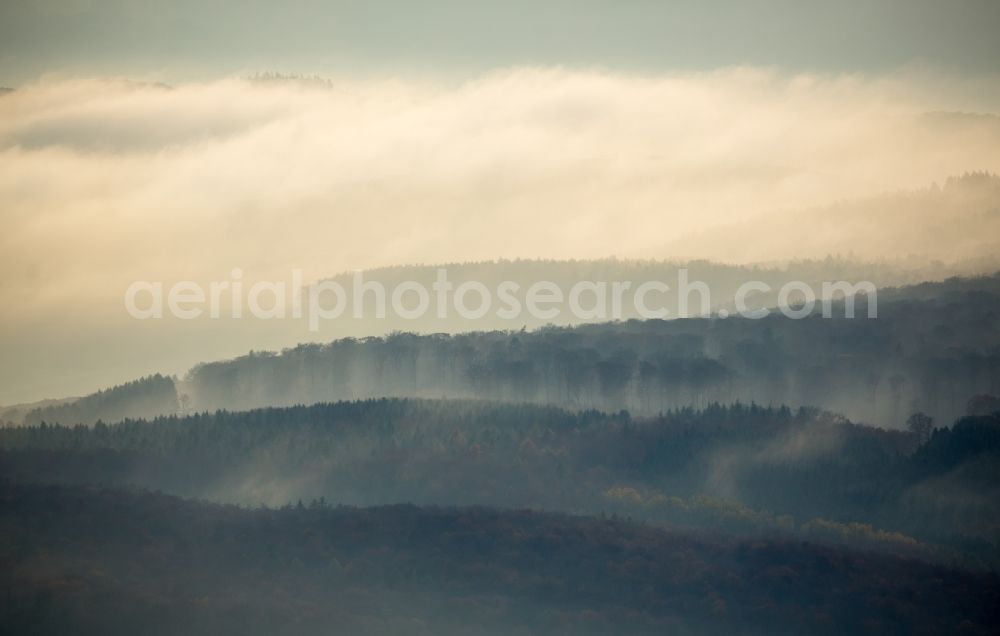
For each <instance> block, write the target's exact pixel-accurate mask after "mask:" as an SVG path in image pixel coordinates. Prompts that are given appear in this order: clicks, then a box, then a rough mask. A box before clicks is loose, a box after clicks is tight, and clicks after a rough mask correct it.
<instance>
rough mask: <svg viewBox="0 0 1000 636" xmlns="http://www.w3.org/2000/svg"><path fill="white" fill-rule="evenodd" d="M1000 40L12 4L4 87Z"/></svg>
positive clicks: (767, 1)
mask: <svg viewBox="0 0 1000 636" xmlns="http://www.w3.org/2000/svg"><path fill="white" fill-rule="evenodd" d="M998 30H1000V3H998V2H996V1H995V0H948V1H944V0H841V1H839V2H826V1H823V2H820V1H808V0H762V1H761V0H758V1H754V2H750V1H746V0H699V1H693V0H692V1H686V2H667V1H656V0H621V1H617V2H609V1H606V0H549V1H547V2H546V1H542V2H539V1H535V0H505V1H503V2H498V1H490V2H485V1H483V0H431V1H429V2H413V1H410V0H395V1H389V2H386V1H373V0H341V1H336V0H334V1H329V2H321V1H319V0H291V1H288V2H278V1H273V0H244V1H239V2H237V1H222V0H173V1H171V2H163V1H160V0H103V1H102V0H32V1H31V2H2V3H0V85H4V84H7V85H20V84H21V83H23V82H25V81H26V80H28V79H31V78H34V77H37V76H38V75H39V74H42V73H50V72H55V73H78V74H79V73H83V74H108V73H111V74H126V75H131V76H137V75H138V76H142V77H156V78H158V79H190V78H201V79H204V78H206V77H211V76H217V75H220V74H232V73H242V72H246V71H253V70H261V69H265V70H280V71H286V72H289V71H295V72H316V73H321V74H328V73H331V72H341V73H343V72H354V73H362V74H363V73H369V72H374V71H378V72H383V73H390V74H393V73H398V72H400V71H403V70H407V71H411V72H416V71H420V72H427V73H431V74H448V73H456V72H458V73H478V72H481V71H483V70H488V69H492V68H496V67H503V66H512V65H518V66H520V65H539V64H542V65H551V64H570V65H588V66H593V65H597V66H602V67H614V68H629V69H633V70H641V71H657V70H677V69H688V70H696V69H697V70H704V69H709V68H715V67H718V66H724V65H733V64H739V65H755V66H777V67H780V68H782V69H785V70H808V71H880V70H886V69H895V68H898V67H900V66H903V65H907V64H912V63H919V64H923V65H931V66H943V67H947V68H951V69H966V70H978V71H994V70H996V64H997V60H1000V38H998V37H997V35H996V34H997V32H998Z"/></svg>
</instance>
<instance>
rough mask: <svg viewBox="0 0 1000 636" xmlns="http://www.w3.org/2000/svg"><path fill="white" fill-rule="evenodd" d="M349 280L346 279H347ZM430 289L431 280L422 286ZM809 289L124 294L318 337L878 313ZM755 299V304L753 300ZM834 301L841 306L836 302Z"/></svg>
mask: <svg viewBox="0 0 1000 636" xmlns="http://www.w3.org/2000/svg"><path fill="white" fill-rule="evenodd" d="M347 278H349V280H347ZM428 283H429V284H428ZM817 286H818V287H819V289H814V286H813V285H809V284H807V283H805V282H802V281H789V282H785V283H783V284H782V285H781V286H779V287H777V288H775V287H774V286H772V285H770V284H768V283H765V282H763V281H759V280H749V281H746V282H744V283H743V284H742V285H740V286H739V288H738V289H736V291H735V294H732V295H731V296H727V297H726V298H724V299H722V300H723V302H722V303H720V304H719V305H718V306H716V305H713V303H712V291H711V289H710V287H709V285H708V284H707V283H705V282H702V281H697V280H690V278H689V273H688V270H687V269H684V268H681V269H678V270H677V276H676V280H672V281H669V282H667V281H663V280H646V281H578V282H575V283H573V284H572V285H567V284H563V285H560V284H557V283H555V282H552V281H545V280H542V281H535V282H531V283H530V284H524V283H519V282H515V281H511V280H507V281H503V282H500V283H497V284H494V285H492V286H488V285H486V284H484V283H482V282H478V281H470V280H465V281H463V282H460V283H456V282H455V281H452V280H451V279H449V276H448V270H447V268H438V269H437V270H436V272H435V277H434V279H433V281H425V282H420V281H416V280H409V281H403V282H399V283H395V284H387V283H384V282H382V281H379V280H374V279H366V278H365V275H364V272H361V271H357V272H354V274H353V276H350V277H340V278H338V279H337V280H333V279H327V280H320V281H317V282H313V283H311V284H308V285H304V284H303V276H302V271H301V270H293V271H292V272H291V276H290V278H289V280H287V281H255V282H252V283H251V282H250V281H247V280H244V275H243V271H242V270H241V269H240V268H234V269H233V270H232V271H231V272H230V275H229V278H228V279H225V280H216V281H212V282H209V283H207V284H206V283H199V282H195V281H190V280H188V281H178V282H175V283H173V284H170V285H167V284H166V283H164V282H162V281H135V282H133V283H132V284H131V285H129V286H128V288H127V289H126V290H125V298H124V300H125V309H126V311H127V312H128V313H129V315H130V316H132V317H133V318H136V319H138V320H150V319H162V318H164V317H174V318H178V319H182V320H194V319H198V318H206V317H207V318H210V319H219V318H244V317H252V318H255V319H259V320H276V319H277V320H280V319H289V318H290V319H296V320H306V321H308V326H309V330H310V331H318V330H319V329H320V326H321V325H322V324H323V323H324V322H325V321H331V320H337V319H345V318H354V319H358V320H362V319H375V320H385V319H387V318H391V317H395V318H398V319H402V320H418V319H428V318H436V319H441V320H445V319H449V318H454V317H455V316H457V317H459V318H461V319H464V320H469V321H475V320H480V319H483V318H485V317H487V316H489V315H490V314H492V315H493V316H495V317H496V318H499V319H502V320H509V321H512V323H513V322H515V321H518V320H523V319H525V318H527V317H530V318H531V319H533V321H534V322H545V321H554V320H557V319H569V318H572V319H573V320H575V321H608V320H622V319H627V318H640V319H666V318H689V317H697V316H715V317H718V318H726V317H729V316H732V315H734V314H735V315H738V316H741V317H743V318H749V319H760V318H763V317H765V316H767V315H769V314H770V313H772V312H773V311H779V312H781V314H783V315H784V316H785V317H787V318H791V319H801V318H805V317H808V316H812V315H815V314H816V313H817V312H816V310H817V305H818V306H819V309H820V311H819V314H820V315H822V316H823V317H826V318H831V317H833V316H834V315H835V308H836V309H837V312H836V313H837V315H838V316H843V317H846V318H853V317H854V315H855V299H856V297H858V295H859V294H864V295H866V300H867V309H866V311H865V312H864V314H865V315H866V316H867V317H868V318H875V317H877V306H876V289H875V285H874V284H872V283H870V282H867V281H862V282H856V283H851V282H847V281H836V282H824V283H822V284H819V285H817ZM760 298H767V299H773V304H772V307H773V309H769V308H768V307H766V306H760V304H759V299H760ZM752 299H757V301H758V302H757V303H751V302H750V301H751V300H752ZM838 302H839V303H840V304H839V305H838V304H837V303H838Z"/></svg>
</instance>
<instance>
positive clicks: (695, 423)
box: [0, 400, 1000, 565]
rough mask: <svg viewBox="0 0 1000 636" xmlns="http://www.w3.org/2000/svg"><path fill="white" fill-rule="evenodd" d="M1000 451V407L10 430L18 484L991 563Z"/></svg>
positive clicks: (543, 411)
mask: <svg viewBox="0 0 1000 636" xmlns="http://www.w3.org/2000/svg"><path fill="white" fill-rule="evenodd" d="M998 466H1000V419H998V416H986V417H972V418H965V419H963V420H961V421H960V422H959V423H957V424H956V425H955V426H953V427H952V428H948V429H939V430H938V431H936V432H935V433H934V434H933V435H931V436H930V437H929V438H928V439H927V440H926V441H923V440H922V439H921V438H920V437H919V436H918V435H917V434H911V433H900V432H891V431H884V430H880V429H874V428H868V427H863V426H858V425H855V424H852V423H850V422H848V421H846V420H844V419H843V418H841V417H838V416H835V415H831V414H828V413H824V412H820V411H816V410H814V409H802V410H798V411H792V410H790V409H787V408H765V407H759V406H753V405H733V406H729V407H724V406H712V407H710V408H707V409H705V410H703V411H694V410H690V409H684V410H680V411H676V412H671V413H667V414H664V415H662V416H658V417H655V418H634V417H631V416H629V415H628V414H627V413H624V412H622V413H617V414H604V413H601V412H597V411H585V412H568V411H563V410H561V409H557V408H553V407H542V406H532V405H510V404H489V403H482V402H452V401H420V400H374V401H365V402H351V403H340V404H320V405H315V406H310V407H293V408H286V409H274V408H271V409H262V410H255V411H249V412H243V413H230V412H218V413H213V414H208V413H206V414H200V415H194V416H190V417H184V418H178V417H166V418H159V419H156V420H153V421H151V422H146V421H126V422H124V423H121V424H118V425H114V426H106V425H103V424H102V425H99V426H96V427H83V426H77V427H60V426H48V425H46V426H39V427H22V428H10V429H6V430H3V431H0V479H7V480H10V481H13V482H17V483H61V484H77V485H79V484H118V485H132V486H139V487H143V488H150V489H156V490H162V491H165V492H170V493H174V494H179V495H183V496H189V497H196V498H207V499H211V500H215V501H223V502H236V503H242V504H249V505H257V504H261V503H266V504H269V505H282V504H284V503H287V502H289V501H296V500H298V499H303V500H306V501H309V500H311V499H319V498H325V499H326V500H328V501H335V502H340V503H350V504H358V505H375V504H385V503H399V502H414V503H420V504H461V505H469V504H481V505H494V506H504V507H513V508H519V507H531V508H536V509H548V510H562V511H567V512H579V513H587V514H598V513H600V512H602V511H604V512H609V513H610V512H615V513H618V514H622V515H626V516H632V517H634V518H636V519H647V520H650V521H668V522H671V523H675V524H679V525H683V526H688V527H705V526H710V527H715V528H719V529H724V530H726V531H729V532H738V533H750V534H759V533H761V532H764V533H770V532H782V533H792V534H794V535H796V536H800V537H803V538H812V539H817V540H819V539H822V540H824V541H831V542H837V543H848V544H850V545H856V546H863V547H867V548H874V549H880V550H883V551H889V552H893V553H896V554H905V555H915V556H922V557H927V558H932V559H938V560H941V559H944V560H945V561H948V562H950V561H951V560H953V559H955V558H959V557H960V558H962V560H963V561H967V562H970V563H980V564H987V565H997V564H1000V547H998V546H1000V533H998V532H997V528H998V527H1000V517H998V516H997V511H998V510H1000V505H998V504H1000V490H998V488H997V484H996V481H995V479H994V476H995V475H996V473H997V467H998ZM937 548H942V549H943V550H939V549H937Z"/></svg>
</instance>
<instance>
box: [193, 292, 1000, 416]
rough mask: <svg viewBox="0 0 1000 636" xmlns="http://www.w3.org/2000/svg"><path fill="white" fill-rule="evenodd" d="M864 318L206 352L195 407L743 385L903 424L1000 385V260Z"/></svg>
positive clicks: (654, 403)
mask: <svg viewBox="0 0 1000 636" xmlns="http://www.w3.org/2000/svg"><path fill="white" fill-rule="evenodd" d="M886 296H887V297H886V298H884V299H882V300H880V302H879V304H878V317H877V318H875V319H869V318H867V317H866V316H867V314H866V313H865V305H864V303H863V301H862V302H861V303H860V306H859V307H858V308H857V314H856V315H857V317H856V318H854V319H846V318H844V317H843V313H842V311H841V308H838V310H837V311H835V312H834V317H833V318H829V319H827V318H823V317H821V316H820V315H819V314H818V313H817V314H816V315H814V316H812V317H809V318H806V319H802V320H791V319H788V318H786V317H785V316H783V315H781V314H778V313H772V314H771V315H770V316H768V317H766V318H764V319H761V320H750V319H744V318H728V319H719V318H714V319H686V320H668V321H660V320H650V321H627V322H622V323H608V324H601V325H583V326H578V327H572V328H569V327H566V328H560V327H549V328H543V329H540V330H535V331H523V332H501V331H496V332H477V333H468V334H459V335H423V336H421V335H414V334H410V333H397V334H393V335H390V336H387V337H384V338H367V339H361V340H355V339H346V340H338V341H336V342H333V343H330V344H327V345H301V346H299V347H296V348H294V349H289V350H286V351H283V352H281V353H280V354H274V353H251V354H250V355H247V356H244V357H241V358H237V359H235V360H230V361H224V362H215V363H208V364H203V365H200V366H198V367H196V368H195V369H193V370H192V371H191V373H190V375H189V377H188V379H187V381H186V382H184V383H183V386H181V387H180V392H181V393H182V395H185V396H188V398H186V399H189V400H190V402H191V404H192V405H193V407H194V408H195V409H215V408H230V409H243V408H252V407H258V406H271V405H291V404H297V403H306V404H308V403H312V402H318V401H328V400H339V399H357V398H365V397H378V396H422V397H440V396H450V397H485V398H491V399H502V400H512V401H528V402H539V403H548V404H557V405H561V406H566V407H570V408H599V409H603V410H618V409H623V408H625V409H629V410H630V411H631V412H633V413H643V414H652V413H657V412H659V411H661V410H664V409H670V408H675V407H678V406H686V405H694V406H697V405H704V404H707V403H709V402H713V401H718V402H731V401H734V400H743V401H747V402H749V401H751V400H755V401H757V402H762V403H775V404H778V403H784V404H791V405H796V406H798V405H813V406H818V407H821V408H824V409H828V410H832V411H836V412H841V413H844V414H845V415H847V416H848V417H850V418H852V419H855V420H862V421H867V422H870V423H873V424H877V425H880V426H884V427H887V428H900V427H902V426H903V423H904V422H905V420H906V419H907V418H908V417H909V416H910V415H911V414H912V413H914V412H917V411H921V412H924V413H927V414H929V415H930V416H932V417H935V418H936V419H937V420H938V421H939V422H942V423H947V422H950V421H952V420H954V419H955V418H957V417H959V416H961V415H963V414H965V413H966V409H967V403H968V401H969V400H970V399H971V398H973V397H974V396H977V395H983V394H986V395H989V394H992V395H998V394H1000V321H998V317H1000V276H996V275H995V276H992V277H987V278H982V279H974V280H964V279H956V280H953V281H948V282H947V283H941V284H938V285H934V286H918V287H915V288H912V291H911V290H910V288H902V289H894V290H891V291H890V292H889V293H888V294H887V295H886Z"/></svg>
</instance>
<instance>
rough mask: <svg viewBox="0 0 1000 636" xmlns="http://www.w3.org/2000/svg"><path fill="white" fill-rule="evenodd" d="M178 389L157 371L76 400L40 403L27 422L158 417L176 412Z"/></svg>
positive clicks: (68, 421)
mask: <svg viewBox="0 0 1000 636" xmlns="http://www.w3.org/2000/svg"><path fill="white" fill-rule="evenodd" d="M178 407H179V404H178V401H177V389H176V387H175V386H174V381H173V379H172V378H168V377H166V376H163V375H160V374H156V375H151V376H148V377H145V378H141V379H139V380H135V381H133V382H126V383H125V384H122V385H119V386H115V387H112V388H110V389H107V390H104V391H98V392H97V393H94V394H92V395H88V396H86V397H83V398H79V399H77V400H71V401H66V402H63V403H59V404H55V405H51V406H41V407H39V408H35V409H32V410H30V411H28V412H27V413H26V414H25V415H24V419H23V421H24V423H26V424H39V423H41V422H66V423H88V424H91V423H94V422H96V421H97V420H105V421H117V420H122V419H126V418H130V417H131V418H136V417H155V416H157V415H171V414H174V413H176V412H177V409H178Z"/></svg>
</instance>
